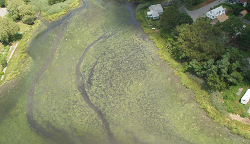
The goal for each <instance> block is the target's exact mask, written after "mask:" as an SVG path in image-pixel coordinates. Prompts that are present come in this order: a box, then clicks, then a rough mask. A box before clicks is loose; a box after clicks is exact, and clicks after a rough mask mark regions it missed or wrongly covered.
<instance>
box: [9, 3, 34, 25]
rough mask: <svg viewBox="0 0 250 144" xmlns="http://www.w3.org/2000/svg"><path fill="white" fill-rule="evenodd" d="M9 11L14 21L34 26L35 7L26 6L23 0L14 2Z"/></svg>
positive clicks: (10, 4)
mask: <svg viewBox="0 0 250 144" xmlns="http://www.w3.org/2000/svg"><path fill="white" fill-rule="evenodd" d="M7 9H8V10H9V12H10V15H11V17H12V18H13V19H14V20H22V21H23V22H24V23H27V24H33V23H34V20H35V16H34V15H35V11H34V7H33V6H31V5H26V4H25V2H24V1H23V0H12V1H10V2H9V4H8V6H7Z"/></svg>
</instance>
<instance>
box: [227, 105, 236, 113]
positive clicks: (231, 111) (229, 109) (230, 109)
mask: <svg viewBox="0 0 250 144" xmlns="http://www.w3.org/2000/svg"><path fill="white" fill-rule="evenodd" d="M227 111H228V112H230V113H232V114H234V113H235V111H234V109H233V108H232V107H228V108H227Z"/></svg>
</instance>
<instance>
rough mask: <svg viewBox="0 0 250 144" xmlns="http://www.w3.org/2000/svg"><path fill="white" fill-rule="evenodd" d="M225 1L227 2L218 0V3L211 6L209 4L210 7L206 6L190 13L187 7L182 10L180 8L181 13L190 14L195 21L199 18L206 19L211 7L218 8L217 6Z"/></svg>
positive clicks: (215, 2)
mask: <svg viewBox="0 0 250 144" xmlns="http://www.w3.org/2000/svg"><path fill="white" fill-rule="evenodd" d="M225 1H226V0H216V1H214V2H212V3H211V4H208V5H206V6H204V7H202V8H199V9H197V10H195V11H188V10H187V9H186V8H185V7H181V8H179V11H180V12H185V13H188V14H189V15H190V16H191V17H192V18H193V20H194V21H195V20H196V19H197V18H199V17H205V16H206V13H207V12H208V11H209V9H210V7H212V6H216V5H218V4H220V3H223V2H225Z"/></svg>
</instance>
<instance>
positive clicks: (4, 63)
mask: <svg viewBox="0 0 250 144" xmlns="http://www.w3.org/2000/svg"><path fill="white" fill-rule="evenodd" d="M1 65H2V67H3V68H5V67H6V66H7V60H6V59H5V57H3V58H2V60H1Z"/></svg>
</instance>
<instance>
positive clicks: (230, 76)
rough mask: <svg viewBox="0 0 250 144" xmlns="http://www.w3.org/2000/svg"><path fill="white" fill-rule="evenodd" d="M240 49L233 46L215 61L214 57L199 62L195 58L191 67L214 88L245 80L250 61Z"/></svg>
mask: <svg viewBox="0 0 250 144" xmlns="http://www.w3.org/2000/svg"><path fill="white" fill-rule="evenodd" d="M244 57H245V55H244V53H243V52H241V51H239V49H237V48H234V47H231V48H228V49H227V50H226V52H225V53H224V54H223V55H221V57H220V58H219V59H218V60H217V61H216V62H215V60H214V59H209V60H207V61H203V62H198V61H197V60H196V59H193V60H192V61H191V62H190V63H189V67H190V68H191V69H190V70H192V71H193V72H195V73H196V74H197V75H198V76H200V77H204V78H205V79H206V82H207V84H208V86H209V87H210V88H211V89H212V90H216V89H217V90H222V89H225V88H226V87H227V86H228V85H236V84H238V83H240V82H241V81H242V80H243V76H244V75H245V71H246V67H247V66H248V62H247V61H246V60H245V59H244ZM246 74H247V73H246Z"/></svg>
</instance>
